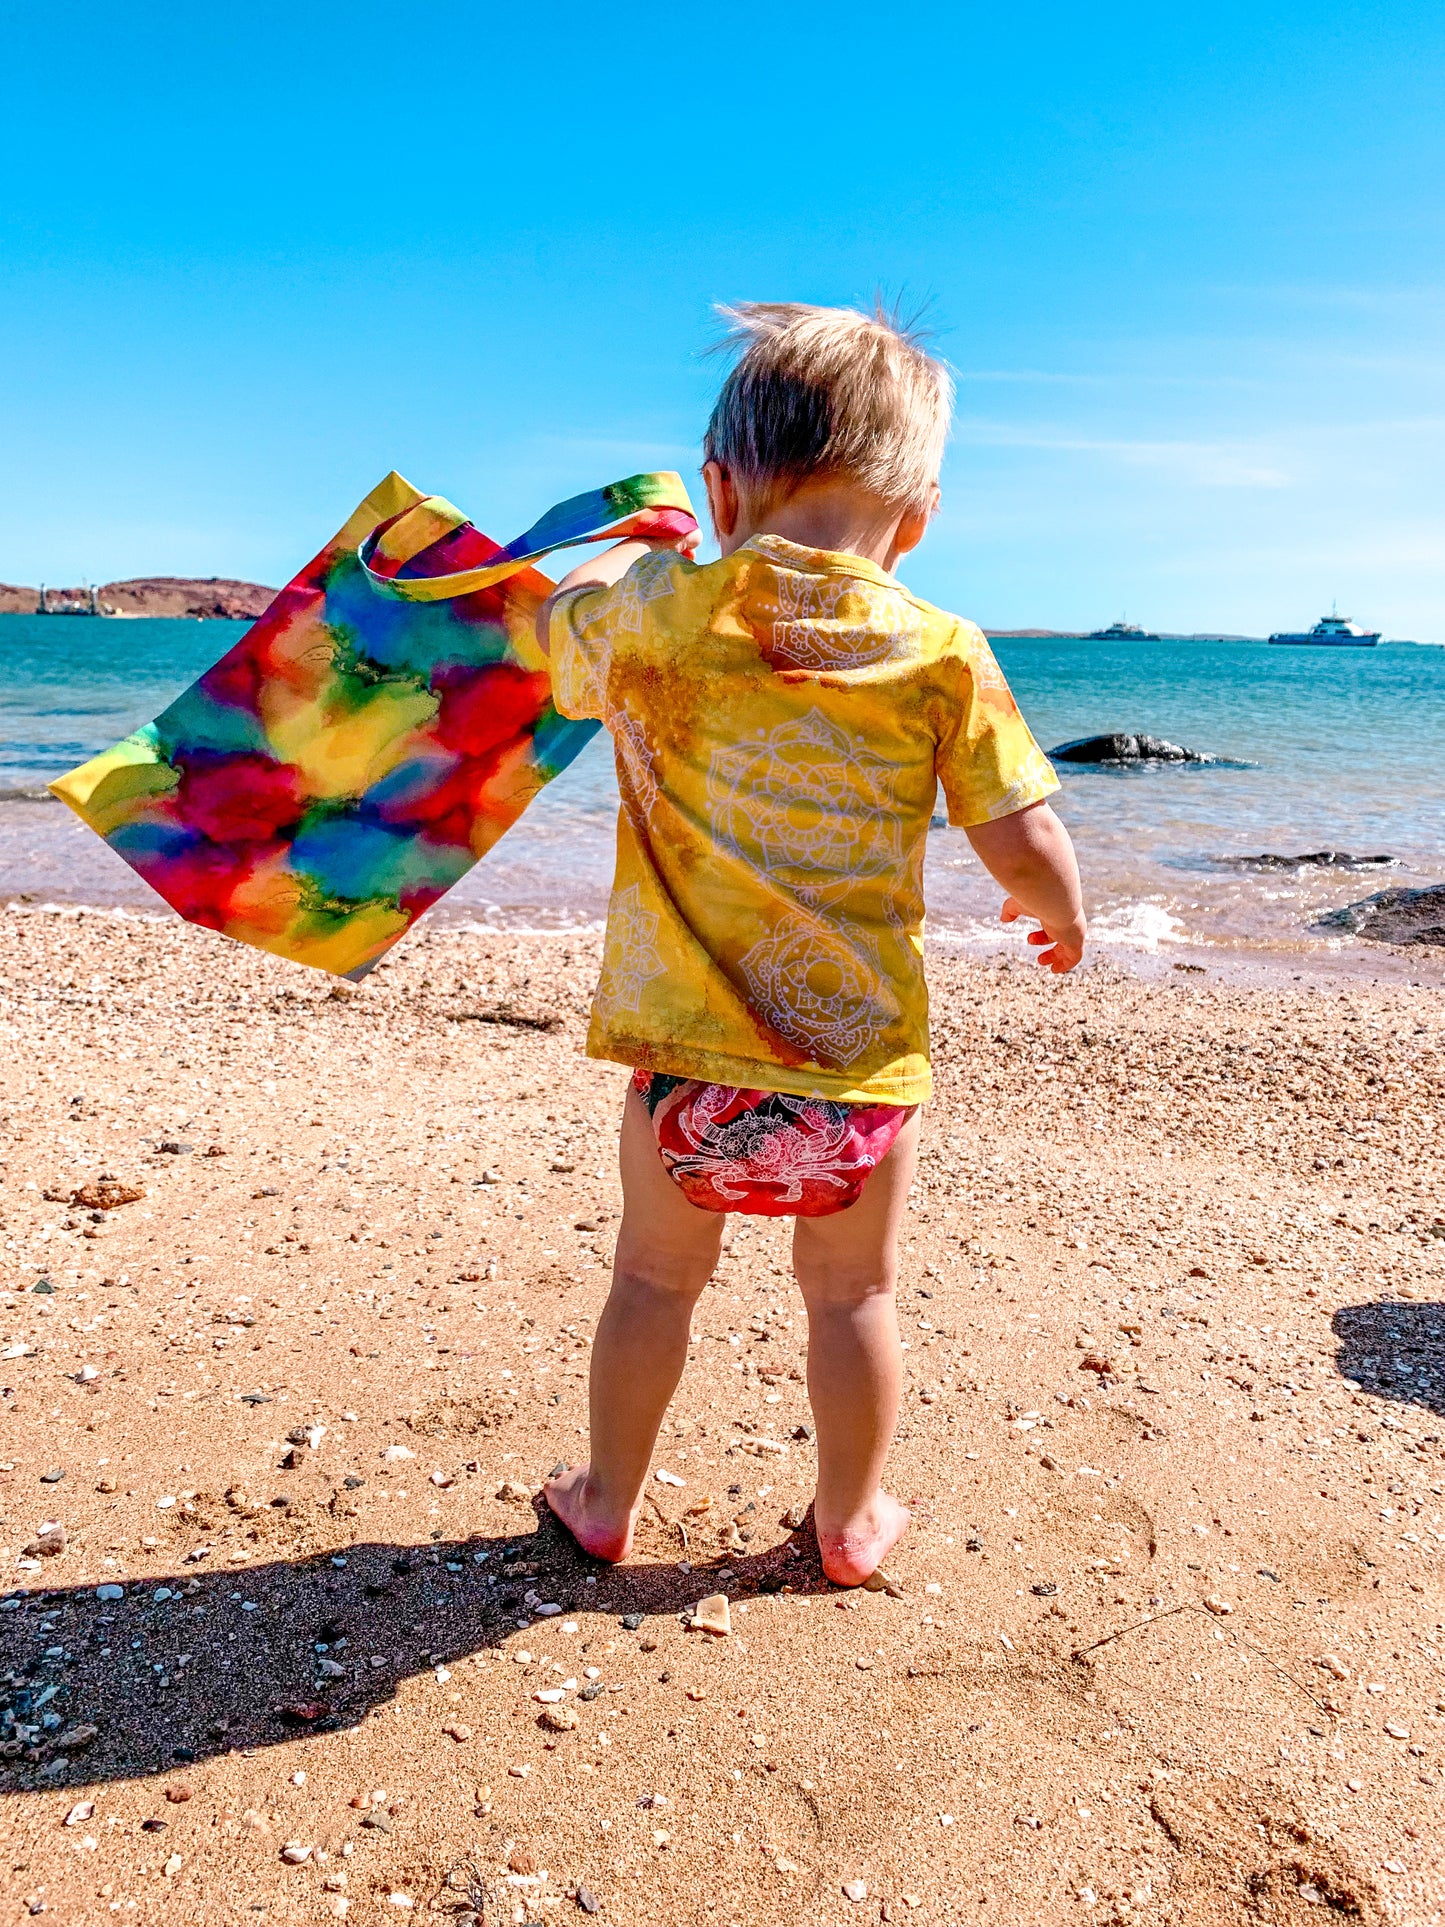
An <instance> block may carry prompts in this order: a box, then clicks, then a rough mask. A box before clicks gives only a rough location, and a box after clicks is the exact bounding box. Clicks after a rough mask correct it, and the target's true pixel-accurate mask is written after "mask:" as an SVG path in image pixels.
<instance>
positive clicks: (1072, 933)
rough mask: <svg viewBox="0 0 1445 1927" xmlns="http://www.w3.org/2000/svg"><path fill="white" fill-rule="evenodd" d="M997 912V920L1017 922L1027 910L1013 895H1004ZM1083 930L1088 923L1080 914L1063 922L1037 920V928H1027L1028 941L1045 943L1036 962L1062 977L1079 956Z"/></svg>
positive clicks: (1025, 914)
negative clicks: (1039, 921) (1038, 925)
mask: <svg viewBox="0 0 1445 1927" xmlns="http://www.w3.org/2000/svg"><path fill="white" fill-rule="evenodd" d="M998 914H999V921H1000V923H1017V922H1018V920H1019V918H1020V917H1026V916H1028V915H1029V912H1028V911H1027V910H1025V908H1024V907H1023V905H1022V904H1021V903H1020V902H1019V900H1018V898H1017V897H1005V899H1004V905H1003V908H1002V910H1000V911H999V913H998ZM1087 934H1088V926H1087V925H1086V924H1085V922H1084V918H1083V916H1082V914H1080V915H1079V916H1077V917H1072V918H1070V919H1069V920H1068V921H1067V922H1053V921H1050V922H1049V923H1046V924H1045V923H1041V925H1040V927H1039V928H1038V929H1037V930H1030V932H1029V942H1030V943H1032V944H1048V945H1049V948H1048V949H1047V950H1045V951H1043V953H1042V954H1041V955H1040V957H1039V962H1040V964H1042V966H1043V967H1044V969H1045V970H1052V971H1053V973H1054V975H1055V976H1056V977H1063V976H1066V975H1067V974H1068V972H1069V971H1071V970H1072V969H1073V968H1074V967H1075V965H1076V964H1077V963H1078V962H1079V960H1080V959H1081V958H1082V956H1083V954H1084V940H1085V937H1086V935H1087Z"/></svg>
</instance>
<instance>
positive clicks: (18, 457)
mask: <svg viewBox="0 0 1445 1927" xmlns="http://www.w3.org/2000/svg"><path fill="white" fill-rule="evenodd" d="M6 42H7V44H6V82H5V93H6V114H5V118H4V121H3V124H0V170H3V171H0V180H3V182H4V186H3V188H0V344H3V353H0V451H3V460H0V580H8V581H12V582H16V581H18V582H32V583H33V582H36V581H38V580H40V579H42V578H44V579H45V580H47V581H51V582H60V581H67V582H68V581H76V580H79V579H80V578H82V577H88V578H92V579H96V580H105V579H107V578H112V577H116V576H120V575H130V574H149V573H174V574H206V575H210V574H222V575H238V576H243V577H251V578H255V579H258V580H262V581H269V582H280V581H281V580H283V579H284V578H285V577H286V576H287V575H288V574H289V573H290V572H291V571H292V570H293V569H294V568H295V567H297V566H298V565H299V564H300V563H301V562H302V561H303V560H305V559H306V557H307V556H308V555H309V554H310V553H311V552H312V551H313V550H314V549H316V548H317V547H319V546H320V544H321V542H322V540H323V539H324V538H325V537H326V536H327V535H328V534H329V533H330V531H331V530H332V529H333V528H335V527H336V526H337V525H338V524H339V522H340V521H341V520H342V519H343V518H344V516H345V515H346V513H347V512H348V511H349V509H350V508H351V507H352V506H353V505H354V503H355V502H356V500H358V499H359V498H360V496H362V495H363V494H364V493H365V492H366V490H367V489H368V488H369V487H370V486H371V485H372V484H373V483H374V482H375V481H376V480H377V479H378V477H379V476H380V475H381V474H382V473H384V472H385V471H386V470H387V469H388V468H392V467H396V468H399V469H401V470H402V472H403V473H404V474H406V475H407V476H409V477H410V479H412V480H413V481H414V482H416V483H418V484H419V485H421V486H423V487H426V488H429V489H434V490H436V491H438V492H441V493H444V494H447V495H450V496H451V497H452V498H453V499H454V500H456V501H458V502H460V503H462V504H463V505H464V506H465V507H466V508H467V509H468V511H469V512H471V513H472V514H473V515H474V517H475V518H476V520H477V521H478V522H480V523H481V524H482V526H484V527H486V528H488V529H489V530H490V532H491V533H493V534H495V535H497V536H499V537H502V538H505V537H508V536H510V535H512V534H514V533H516V532H517V531H518V530H519V529H520V528H522V527H523V526H525V525H526V523H527V522H529V521H530V520H531V519H532V518H533V516H534V514H535V513H536V512H537V511H538V510H540V509H541V508H542V507H544V506H546V505H547V504H548V503H549V502H551V501H553V500H555V499H557V498H558V497H560V496H562V495H565V494H568V493H571V492H575V491H576V490H579V489H582V488H586V487H590V486H593V485H595V484H597V483H599V482H602V481H605V480H609V479H611V478H613V477H614V476H617V475H621V474H626V473H630V472H632V471H634V470H637V469H639V468H645V467H656V466H672V467H678V468H682V469H683V470H684V471H689V470H691V469H692V468H693V465H694V464H695V461H696V450H697V444H698V440H699V436H700V433H701V429H702V425H703V423H704V421H705V419H706V414H707V409H708V406H709V401H710V396H711V392H712V389H713V386H714V384H715V381H716V379H717V368H716V364H711V363H709V362H707V361H706V360H705V359H703V358H702V356H701V353H700V351H701V350H702V348H703V347H704V346H705V345H706V343H707V341H708V339H709V337H710V334H711V330H712V323H711V320H710V313H711V305H712V304H713V303H714V302H717V301H721V300H727V299H736V298H747V297H764V298H794V299H804V300H817V301H829V302H843V301H856V300H860V299H864V300H866V299H867V298H868V297H869V296H870V295H871V294H872V292H873V291H874V289H875V288H880V287H881V288H882V289H884V290H885V291H887V292H889V293H890V294H894V295H899V294H901V295H904V296H905V297H907V298H910V299H915V300H925V299H926V300H927V301H928V303H929V304H930V311H931V314H932V317H933V319H934V322H935V324H936V326H937V328H938V331H939V332H938V339H939V345H940V347H941V349H942V351H943V352H944V353H945V354H946V355H947V356H948V358H949V359H950V361H951V362H952V363H953V365H954V367H955V368H956V370H957V371H958V374H959V377H960V384H959V418H958V428H957V432H956V435H955V438H954V441H953V444H952V447H951V449H950V453H949V457H948V462H947V466H946V469H945V474H944V485H945V505H944V509H943V512H942V514H941V516H940V518H939V521H938V524H937V525H936V527H935V529H934V530H933V531H932V533H931V534H930V536H929V539H928V541H927V543H926V544H925V547H924V549H923V550H922V551H920V553H919V555H918V556H917V557H916V558H915V559H914V560H912V561H911V562H910V563H909V565H908V566H907V569H906V574H907V576H908V579H909V580H910V581H911V582H912V583H913V585H914V586H915V587H917V588H918V589H919V590H920V591H921V592H922V593H924V594H925V595H928V596H931V597H932V598H934V599H935V600H937V601H939V602H942V603H944V604H946V605H948V606H950V607H952V608H955V609H957V610H959V611H961V612H963V613H967V614H969V615H973V616H975V617H977V618H978V619H980V620H982V621H985V622H987V623H990V624H992V625H996V626H1011V625H1016V624H1020V623H1025V622H1038V623H1042V624H1045V625H1050V626H1057V627H1067V626H1070V625H1072V624H1075V623H1084V624H1094V623H1096V622H1103V621H1106V620H1108V619H1109V618H1111V617H1113V616H1116V615H1118V614H1120V613H1121V612H1123V611H1127V612H1128V614H1129V615H1130V616H1131V617H1133V618H1135V619H1137V620H1141V621H1144V622H1146V623H1147V624H1149V625H1150V626H1163V627H1168V628H1183V629H1193V628H1208V627H1220V628H1224V629H1228V630H1240V631H1244V632H1252V633H1259V632H1260V631H1262V630H1264V629H1267V628H1269V627H1276V626H1280V625H1287V626H1291V627H1292V626H1294V625H1296V624H1298V623H1300V622H1302V621H1306V620H1312V619H1313V618H1314V617H1315V616H1316V615H1317V614H1319V612H1320V611H1321V609H1322V608H1324V607H1327V606H1328V604H1329V601H1330V599H1331V598H1332V597H1338V598H1339V602H1340V607H1341V608H1342V609H1345V610H1348V611H1350V612H1352V613H1354V614H1356V615H1358V616H1361V617H1365V618H1368V619H1369V620H1370V621H1371V622H1372V623H1377V624H1380V625H1382V626H1383V627H1384V629H1385V631H1386V633H1387V634H1392V635H1403V636H1416V637H1421V638H1427V639H1434V640H1442V639H1445V462H1442V461H1441V459H1440V446H1441V441H1442V433H1445V266H1442V263H1445V246H1442V243H1445V12H1442V10H1441V9H1440V7H1439V6H1438V4H1433V3H1432V4H1430V5H1425V4H1416V0H1388V3H1387V4H1376V5H1374V6H1364V5H1345V4H1336V3H1335V0H1313V3H1312V4H1309V5H1306V4H1303V3H1302V0H1296V3H1294V4H1290V3H1288V0H1286V3H1284V4H1275V5H1272V6H1268V7H1261V6H1260V5H1259V4H1258V0H1254V3H1253V4H1249V5H1242V4H1235V0H1226V3H1224V4H1219V5H1216V6H1213V7H1210V8H1207V9H1206V8H1200V7H1194V6H1190V5H1187V4H1184V5H1181V6H1178V7H1175V8H1172V9H1169V8H1162V7H1160V6H1158V5H1157V4H1149V5H1136V4H1133V3H1132V0H1124V3H1123V4H1116V5H1113V6H1109V7H1103V6H1097V5H1096V6H1079V5H1078V4H1077V3H1076V0H1075V4H1070V5H1062V4H1055V3H1054V0H1036V4H1034V5H1033V6H1031V7H1028V8H999V7H996V6H989V7H982V6H977V5H972V4H967V5H954V6H947V7H943V6H933V5H931V4H927V3H926V0H925V3H924V4H919V5H916V6H914V7H913V8H911V9H908V10H902V9H898V8H883V7H878V6H874V7H868V8H865V7H863V6H860V5H854V4H851V0H844V3H843V4H838V5H828V6H819V5H813V4H803V5H797V4H794V5H783V6H778V5H776V4H774V5H771V6H760V5H757V4H754V0H740V3H739V4H735V5H733V6H731V7H729V8H727V9H725V10H724V9H719V10H715V11H708V10H699V9H694V8H683V9H678V10H676V11H675V12H672V13H669V12H668V11H666V10H663V9H655V10H648V11H645V12H641V13H639V12H636V11H632V10H629V11H628V12H626V13H625V14H623V15H621V16H619V17H615V18H610V17H608V16H607V15H606V14H604V13H603V12H602V11H601V10H596V9H587V10H584V9H581V8H577V7H574V6H570V5H564V6H547V5H545V4H543V5H541V6H538V7H534V8H531V9H523V10H522V11H521V12H520V13H517V14H510V13H506V12H504V11H503V10H501V9H497V8H483V7H477V6H469V5H467V4H465V3H463V4H460V5H454V6H452V7H450V8H447V9H443V10H415V9H406V8H399V7H395V6H388V7H384V8H383V7H379V6H373V5H369V4H354V5H349V6H346V7H339V6H332V5H326V4H311V5H307V6H305V7H301V8H296V7H294V6H289V5H288V6H279V5H273V4H269V0H260V3H259V4H251V5H248V6H247V7H244V8H234V9H199V8H190V7H181V6H179V5H173V6H170V5H168V6H154V5H146V4H143V3H142V4H138V5H131V6H127V7H125V8H120V7H118V6H114V7H94V6H88V5H84V4H70V5H67V4H65V0H56V3H55V4H53V5H52V6H50V7H48V8H44V9H42V8H30V9H27V10H25V11H24V12H23V13H22V12H21V11H20V10H12V12H11V14H10V16H9V18H8V20H7V25H6Z"/></svg>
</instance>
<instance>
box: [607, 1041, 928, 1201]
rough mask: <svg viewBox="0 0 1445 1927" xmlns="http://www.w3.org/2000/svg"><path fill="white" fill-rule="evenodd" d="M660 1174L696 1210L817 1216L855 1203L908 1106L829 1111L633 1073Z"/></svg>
mask: <svg viewBox="0 0 1445 1927" xmlns="http://www.w3.org/2000/svg"><path fill="white" fill-rule="evenodd" d="M632 1087H633V1089H634V1090H635V1091H636V1092H637V1094H638V1096H639V1097H640V1098H641V1099H642V1101H643V1103H644V1104H645V1105H646V1106H647V1109H648V1113H649V1115H650V1116H651V1118H652V1128H653V1132H654V1134H655V1135H656V1138H657V1151H658V1156H659V1157H660V1158H661V1159H662V1163H663V1167H664V1169H665V1170H666V1172H667V1175H668V1176H669V1177H670V1178H671V1179H672V1181H673V1183H674V1184H675V1185H677V1187H678V1189H679V1190H680V1191H681V1192H682V1194H683V1196H684V1197H685V1198H686V1199H687V1201H688V1203H689V1204H695V1205H697V1206H699V1207H700V1209H702V1210H703V1211H740V1212H742V1213H743V1214H744V1215H745V1216H748V1217H754V1218H792V1217H797V1218H821V1217H826V1216H827V1215H828V1213H830V1212H833V1211H843V1210H846V1209H847V1207H848V1206H849V1205H850V1204H854V1203H856V1202H857V1200H858V1197H859V1194H860V1193H861V1192H862V1189H863V1186H864V1184H865V1183H866V1182H867V1180H868V1177H869V1174H870V1173H871V1172H872V1171H874V1170H876V1168H877V1167H878V1165H880V1164H881V1163H882V1162H883V1160H884V1158H885V1157H887V1155H888V1153H889V1152H890V1151H891V1150H892V1149H893V1143H894V1140H895V1139H896V1138H897V1136H898V1133H899V1132H900V1131H901V1130H902V1129H903V1126H904V1125H905V1124H906V1123H907V1122H908V1119H909V1118H910V1117H911V1116H912V1115H913V1112H914V1110H915V1109H916V1108H917V1106H916V1105H901V1104H837V1103H834V1102H833V1101H832V1100H831V1099H828V1098H821V1097H794V1096H792V1095H791V1094H790V1093H789V1092H786V1091H744V1090H736V1089H734V1088H733V1087H732V1086H731V1085H729V1084H703V1083H700V1082H699V1081H698V1080H697V1079H696V1078H687V1077H668V1076H664V1075H662V1074H661V1073H659V1072H655V1071H638V1072H636V1073H635V1075H634V1076H633V1079H632Z"/></svg>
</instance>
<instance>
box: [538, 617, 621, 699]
mask: <svg viewBox="0 0 1445 1927" xmlns="http://www.w3.org/2000/svg"><path fill="white" fill-rule="evenodd" d="M616 603H617V588H616V587H613V588H611V589H569V590H567V591H566V592H565V593H564V594H562V595H559V596H558V597H557V599H556V600H555V601H554V602H553V604H552V619H551V625H550V632H549V636H548V641H549V643H550V646H551V658H552V663H551V667H552V700H553V702H554V703H555V704H556V705H557V708H558V709H559V710H560V711H561V713H562V714H563V715H564V716H570V717H571V718H572V719H573V721H574V722H582V721H584V720H588V719H591V718H596V719H598V720H600V719H601V717H602V716H603V715H604V714H605V713H606V709H607V677H608V674H609V672H610V670H611V668H612V634H613V623H612V621H611V620H610V618H611V617H613V615H614V614H615V610H616Z"/></svg>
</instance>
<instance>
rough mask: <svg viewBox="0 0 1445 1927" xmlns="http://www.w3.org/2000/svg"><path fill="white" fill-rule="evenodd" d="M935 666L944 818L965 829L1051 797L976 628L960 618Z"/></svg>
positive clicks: (1048, 779)
mask: <svg viewBox="0 0 1445 1927" xmlns="http://www.w3.org/2000/svg"><path fill="white" fill-rule="evenodd" d="M940 668H942V669H944V670H945V672H946V687H945V689H944V691H943V695H942V701H941V706H940V713H939V716H938V725H937V736H938V748H937V751H936V753H935V758H934V767H935V769H936V771H937V774H938V780H939V782H940V783H941V784H942V785H943V793H944V796H945V797H946V798H947V801H948V820H949V822H950V823H952V824H954V825H955V827H957V828H959V829H970V828H972V827H973V825H974V824H977V823H992V822H994V821H995V820H996V819H997V818H999V817H1001V816H1012V815H1013V814H1014V812H1015V811H1016V810H1024V809H1027V808H1028V807H1029V805H1030V804H1031V803H1041V802H1043V800H1044V798H1045V797H1046V796H1052V795H1053V793H1054V791H1055V790H1056V789H1057V788H1058V787H1059V779H1058V777H1057V776H1055V775H1054V771H1053V766H1052V764H1051V763H1050V762H1049V759H1048V758H1047V756H1045V755H1044V753H1043V751H1042V750H1041V749H1040V748H1039V746H1038V744H1037V743H1036V742H1035V741H1034V739H1033V737H1032V735H1031V734H1030V733H1029V726H1028V724H1027V723H1026V722H1025V721H1024V719H1023V717H1022V715H1021V714H1020V713H1019V706H1018V704H1017V703H1016V702H1015V701H1014V699H1013V692H1012V691H1011V690H1010V688H1009V686H1008V684H1007V683H1006V682H1005V681H1004V676H1003V671H1002V670H1001V669H1000V668H999V666H998V663H997V662H996V661H995V659H994V653H993V651H992V650H991V649H990V648H989V646H988V643H987V642H986V641H985V639H984V635H983V632H982V630H980V629H976V628H975V627H974V626H973V624H972V623H960V625H959V627H958V629H957V631H956V632H955V635H954V638H953V644H952V647H951V648H950V649H949V650H948V652H947V653H946V654H945V655H944V657H943V658H942V660H941V662H940Z"/></svg>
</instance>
